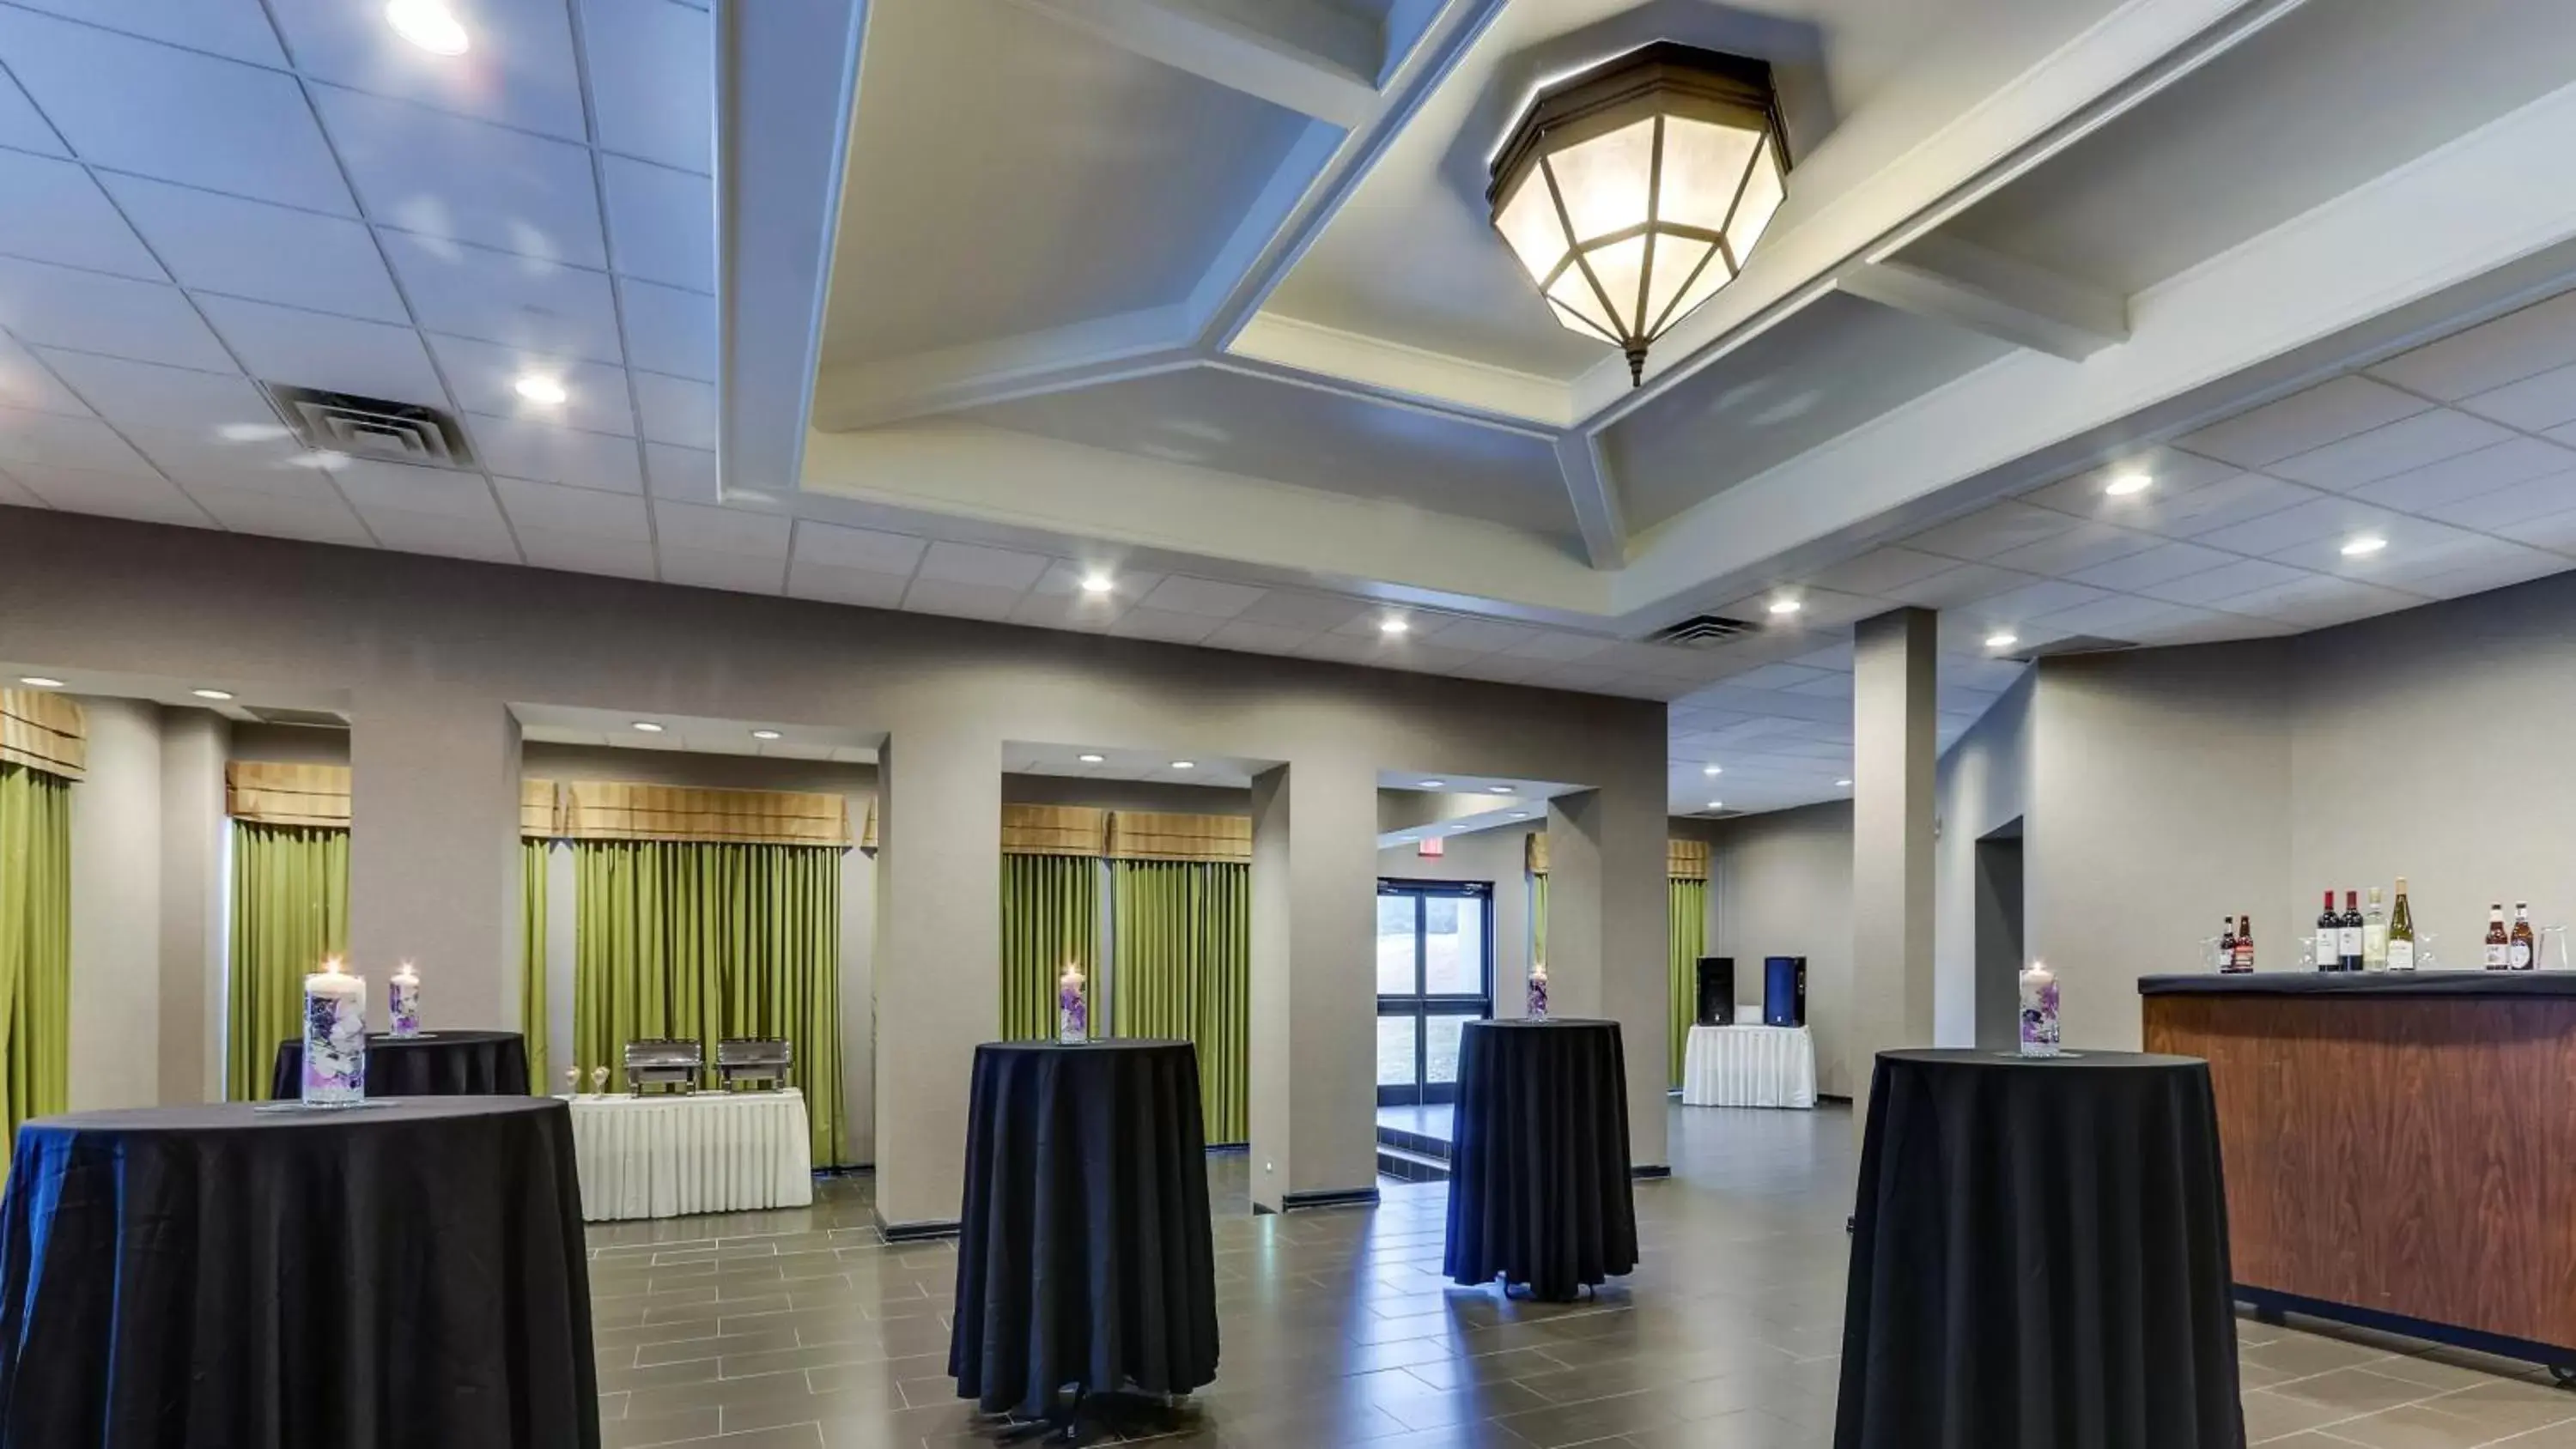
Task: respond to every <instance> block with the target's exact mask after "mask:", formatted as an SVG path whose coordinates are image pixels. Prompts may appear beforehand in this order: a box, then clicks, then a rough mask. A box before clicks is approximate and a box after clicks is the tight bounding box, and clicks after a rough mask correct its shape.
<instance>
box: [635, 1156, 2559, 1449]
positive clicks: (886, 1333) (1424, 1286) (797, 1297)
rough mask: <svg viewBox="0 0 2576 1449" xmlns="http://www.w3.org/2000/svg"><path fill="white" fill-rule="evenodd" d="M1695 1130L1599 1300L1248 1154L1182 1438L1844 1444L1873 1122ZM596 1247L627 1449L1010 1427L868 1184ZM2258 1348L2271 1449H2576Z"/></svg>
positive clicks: (1408, 1210) (1392, 1208)
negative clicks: (1270, 1186)
mask: <svg viewBox="0 0 2576 1449" xmlns="http://www.w3.org/2000/svg"><path fill="white" fill-rule="evenodd" d="M1673 1114H1674V1115H1673V1154H1672V1155H1673V1165H1674V1176H1673V1178H1672V1179H1671V1180H1670V1181H1668V1182H1658V1183H1642V1184H1640V1185H1639V1186H1638V1189H1637V1216H1638V1227H1639V1233H1640V1236H1641V1238H1642V1239H1643V1243H1644V1248H1645V1262H1644V1265H1643V1266H1642V1267H1641V1268H1640V1270H1639V1271H1638V1273H1637V1274H1636V1275H1635V1276H1634V1277H1632V1278H1629V1279H1627V1280H1625V1281H1622V1282H1616V1283H1614V1284H1612V1285H1611V1286H1610V1287H1609V1288H1608V1289H1607V1290H1606V1291H1605V1292H1604V1293H1603V1294H1602V1295H1601V1297H1600V1298H1599V1300H1598V1301H1594V1302H1586V1303H1580V1304H1570V1305H1548V1304H1533V1303H1527V1302H1521V1301H1517V1300H1511V1301H1507V1300H1505V1299H1504V1298H1502V1297H1501V1296H1500V1295H1499V1294H1498V1293H1497V1292H1495V1291H1493V1290H1489V1289H1465V1288H1458V1287H1455V1286H1453V1285H1451V1284H1450V1283H1449V1282H1448V1281H1447V1280H1445V1279H1443V1278H1442V1277H1441V1276H1440V1246H1441V1233H1442V1213H1443V1210H1444V1204H1445V1202H1446V1196H1445V1195H1446V1192H1447V1188H1446V1186H1445V1185H1443V1184H1437V1183H1433V1184H1422V1185H1390V1186H1389V1187H1388V1189H1387V1192H1386V1200H1385V1202H1384V1203H1383V1204H1382V1205H1381V1206H1379V1207H1376V1208H1373V1209H1350V1210H1340V1211H1320V1212H1313V1213H1299V1214H1294V1215H1291V1216H1289V1217H1286V1218H1275V1217H1270V1218H1254V1217H1252V1216H1250V1215H1249V1213H1248V1210H1247V1204H1246V1197H1245V1186H1244V1184H1245V1175H1246V1163H1245V1161H1244V1159H1243V1158H1242V1157H1241V1156H1218V1157H1214V1158H1211V1159H1210V1162H1209V1176H1210V1180H1211V1182H1212V1184H1213V1186H1214V1188H1215V1192H1214V1199H1215V1204H1216V1211H1217V1225H1216V1248H1217V1296H1218V1303H1219V1311H1220V1313H1221V1315H1222V1325H1223V1327H1222V1332H1223V1341H1224V1359H1223V1367H1222V1368H1221V1369H1220V1371H1219V1374H1218V1378H1217V1381H1216V1382H1215V1383H1214V1384H1213V1385H1211V1386H1210V1387H1209V1388H1207V1389H1206V1390H1204V1391H1203V1392H1201V1393H1200V1394H1198V1395H1197V1396H1195V1398H1194V1400H1193V1401H1192V1405H1191V1406H1190V1407H1189V1408H1188V1409H1187V1410H1185V1411H1184V1412H1183V1413H1182V1414H1181V1415H1180V1416H1179V1418H1178V1419H1177V1420H1176V1421H1175V1424H1174V1426H1173V1427H1172V1428H1171V1430H1170V1431H1169V1432H1168V1434H1166V1435H1165V1436H1164V1437H1162V1438H1161V1439H1160V1440H1159V1441H1158V1442H1162V1443H1167V1444H1175V1445H1204V1446H1220V1445H1221V1446H1229V1449H1255V1446H1258V1449H1320V1446H1332V1445H1343V1444H1359V1443H1366V1444H1368V1445H1370V1446H1372V1449H1487V1446H1491V1449H1533V1446H1556V1445H1578V1444H1586V1445H1599V1446H1605V1449H1679V1446H1683V1445H1689V1446H1693V1449H1824V1446H1829V1445H1830V1444H1831V1443H1832V1441H1833V1398H1834V1388H1835V1375H1836V1373H1837V1369H1838V1365H1837V1363H1836V1361H1835V1357H1834V1355H1835V1351H1836V1349H1837V1347H1838V1340H1839V1334H1840V1330H1839V1326H1838V1325H1839V1321H1840V1318H1841V1312H1842V1294H1843V1269H1844V1253H1845V1243H1846V1241H1847V1240H1846V1239H1845V1237H1844V1235H1843V1230H1842V1222H1843V1214H1844V1212H1845V1211H1846V1205H1847V1204H1848V1202H1849V1200H1850V1194H1851V1187H1850V1184H1851V1180H1852V1175H1853V1170H1854V1159H1855V1154H1854V1151H1853V1147H1852V1133H1851V1122H1850V1118H1849V1116H1848V1114H1847V1113H1845V1112H1842V1111H1839V1110H1832V1109H1828V1110H1825V1111H1819V1112H1814V1113H1802V1112H1761V1111H1727V1110H1720V1109H1708V1108H1680V1107H1676V1108H1674V1109H1673ZM591 1244H592V1247H593V1250H594V1257H593V1261H592V1265H591V1289H592V1293H593V1296H594V1299H595V1302H596V1304H597V1325H598V1341H599V1379H600V1388H601V1390H602V1395H601V1415H602V1418H603V1420H604V1422H603V1424H602V1429H603V1430H604V1436H605V1442H606V1444H607V1446H608V1449H639V1446H644V1445H657V1444H687V1445H693V1446H700V1449H717V1446H721V1449H897V1446H900V1449H924V1446H934V1449H945V1446H951V1445H970V1444H982V1443H989V1442H992V1441H993V1440H994V1439H995V1438H996V1437H997V1436H998V1434H999V1432H1000V1431H1001V1430H1002V1429H1003V1428H1005V1427H1006V1426H1004V1425H1001V1424H997V1423H995V1422H993V1421H989V1420H984V1419H981V1418H979V1417H978V1416H977V1415H976V1414H974V1413H973V1412H972V1411H971V1409H970V1408H969V1406H967V1405H966V1404H964V1403H962V1402H960V1401H959V1400H958V1399H957V1398H956V1396H955V1384H954V1383H953V1381H951V1380H950V1379H949V1378H948V1376H947V1374H946V1372H945V1368H946V1364H947V1349H948V1308H949V1302H950V1289H951V1287H952V1284H953V1280H954V1270H955V1261H956V1260H955V1257H954V1252H953V1249H952V1248H951V1247H950V1245H948V1244H946V1243H923V1244H911V1245H899V1246H889V1245H888V1244H886V1243H885V1242H884V1241H883V1240H882V1239H880V1238H879V1237H878V1236H877V1233H876V1231H875V1229H874V1228H873V1227H872V1226H870V1217H869V1184H868V1181H867V1180H866V1179H865V1178H852V1179H845V1180H840V1181H835V1182H832V1183H830V1184H828V1185H827V1186H826V1188H825V1189H824V1191H823V1192H822V1193H821V1194H820V1195H819V1197H818V1199H817V1201H816V1203H815V1205H814V1206H813V1207H812V1208H810V1209H803V1210H798V1211H793V1212H777V1213H761V1214H743V1215H736V1216H730V1217H709V1218H691V1219H680V1220H675V1221H669V1222H658V1223H630V1224H616V1225H603V1226H600V1227H597V1228H594V1229H593V1230H592V1232H591ZM2311 1330H2313V1331H2311ZM2241 1337H2242V1342H2243V1345H2244V1348H2243V1354H2242V1362H2243V1372H2244V1382H2245V1418H2246V1428H2247V1432H2248V1438H2249V1439H2250V1440H2251V1441H2253V1442H2255V1443H2258V1444H2265V1445H2271V1446H2278V1449H2351V1446H2354V1445H2361V1446H2366V1449H2469V1446H2484V1445H2500V1446H2511V1449H2576V1394H2571V1393H2567V1392H2563V1391H2560V1390H2558V1389H2556V1388H2553V1387H2551V1386H2549V1385H2548V1383H2547V1382H2546V1375H2544V1374H2542V1373H2539V1372H2538V1371H2536V1370H2529V1369H2526V1368H2523V1367H2521V1366H2518V1365H2513V1364H2507V1363H2501V1362H2498V1361H2494V1360H2481V1359H2478V1358H2476V1357H2475V1356H2471V1355H2462V1354H2456V1353H2452V1352H2449V1351H2444V1350H2427V1349H2425V1348H2424V1346H2422V1345H2418V1344H2410V1343H2404V1342H2398V1341H2393V1340H2383V1339H2378V1338H2374V1337H2370V1336H2366V1335H2352V1334H2343V1333H2339V1332H2336V1331H2333V1330H2329V1329H2325V1328H2324V1327H2323V1326H2321V1325H2307V1326H2305V1327H2304V1328H2302V1327H2286V1328H2276V1327H2271V1326H2267V1325H2264V1324H2260V1323H2256V1322H2254V1321H2253V1320H2251V1319H2247V1320H2243V1322H2242V1334H2241Z"/></svg>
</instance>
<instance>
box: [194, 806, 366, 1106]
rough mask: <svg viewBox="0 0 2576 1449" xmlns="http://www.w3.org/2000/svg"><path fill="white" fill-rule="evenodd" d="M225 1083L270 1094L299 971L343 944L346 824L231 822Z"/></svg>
mask: <svg viewBox="0 0 2576 1449" xmlns="http://www.w3.org/2000/svg"><path fill="white" fill-rule="evenodd" d="M232 935H233V939H232V960H231V963H230V964H231V969H230V971H229V973H228V974H229V975H230V977H231V987H230V993H231V994H230V1005H229V1009H228V1010H227V1011H226V1013H225V1016H224V1023H225V1028H224V1035H225V1039H226V1051H225V1070H224V1092H225V1094H226V1095H227V1096H229V1097H231V1098H232V1100H234V1101H236V1102H256V1101H258V1100H260V1099H261V1098H263V1097H266V1096H267V1095H268V1077H269V1073H270V1072H271V1071H272V1070H274V1069H275V1067H276V1065H277V1044H278V1043H279V1042H282V1041H286V1040H288V1039H289V1038H294V1037H300V1036H302V1035H303V1034H304V978H305V977H306V976H307V975H310V974H311V973H312V972H313V971H314V970H315V969H316V968H317V967H319V966H320V965H321V962H322V958H323V957H325V956H340V955H346V954H347V953H348V950H349V832H348V831H347V830H345V829H337V828H332V827H325V826H306V825H254V824H252V823H251V822H249V821H246V820H236V821H234V822H233V932H232Z"/></svg>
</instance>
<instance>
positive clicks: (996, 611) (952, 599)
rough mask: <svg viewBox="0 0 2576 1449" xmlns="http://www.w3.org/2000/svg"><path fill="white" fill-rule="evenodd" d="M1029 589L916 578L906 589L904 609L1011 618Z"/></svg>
mask: <svg viewBox="0 0 2576 1449" xmlns="http://www.w3.org/2000/svg"><path fill="white" fill-rule="evenodd" d="M1026 592H1027V591H1026V590H1023V589H1012V588H1001V587H997V586H995V585H992V584H972V583H962V582H960V581H958V580H955V579H935V578H929V577H926V576H922V575H915V576H914V577H913V580H912V585H911V587H910V588H907V589H906V590H904V595H903V607H904V608H905V609H906V610H907V611H909V612H911V613H916V614H947V615H951V616H954V617H957V618H962V619H995V620H1000V619H1008V618H1009V617H1011V611H1012V610H1014V609H1016V608H1018V607H1019V605H1020V600H1021V598H1022V597H1023V596H1024V595H1025V594H1026Z"/></svg>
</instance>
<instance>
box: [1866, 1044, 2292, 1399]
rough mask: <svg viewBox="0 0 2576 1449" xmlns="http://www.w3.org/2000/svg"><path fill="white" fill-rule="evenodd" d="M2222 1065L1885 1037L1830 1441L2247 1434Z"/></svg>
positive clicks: (1873, 1095)
mask: <svg viewBox="0 0 2576 1449" xmlns="http://www.w3.org/2000/svg"><path fill="white" fill-rule="evenodd" d="M2229 1282H2230V1273H2229V1268H2228V1261H2227V1196H2226V1189H2225V1182H2224V1177H2223V1174H2222V1173H2221V1172H2220V1169H2219V1157H2218V1108H2217V1103H2216V1100H2215V1098H2213V1097H2212V1096H2211V1094H2210V1087H2209V1065H2208V1063H2206V1062H2202V1061H2200V1060H2198V1059H2196V1058H2192V1057H2170V1056H2137V1055H2132V1054H2129V1053H2125V1052H2099V1053H2095V1052H2087V1053H2084V1054H2083V1055H2081V1056H2069V1057H2061V1058H2058V1059H2056V1060H2054V1061H2023V1060H2021V1059H2020V1058H2018V1057H2007V1056H1998V1055H1995V1054H1993V1053H1989V1052H1974V1051H1896V1052H1882V1053H1880V1054H1879V1058H1878V1069H1877V1073H1876V1075H1875V1076H1874V1077H1873V1078H1872V1079H1871V1084H1870V1099H1869V1131H1868V1136H1867V1137H1866V1139H1865V1140H1864V1142H1863V1144H1862V1147H1861V1167H1860V1193H1859V1224H1858V1227H1857V1229H1856V1236H1855V1237H1854V1238H1853V1240H1852V1253H1851V1285H1850V1291H1849V1295H1848V1297H1847V1299H1846V1303H1845V1307H1844V1315H1843V1360H1842V1362H1843V1367H1842V1403H1841V1412H1840V1414H1839V1417H1838V1419H1837V1422H1836V1424H1835V1429H1834V1445H1835V1449H2222V1446H2223V1449H2239V1446H2241V1445H2243V1444H2244V1442H2245V1430H2244V1425H2243V1422H2242V1418H2241V1410H2240V1409H2239V1407H2238V1404H2237V1396H2236V1395H2237V1389H2236V1322H2235V1315H2234V1309H2233V1305H2232V1304H2231V1302H2230V1299H2229Z"/></svg>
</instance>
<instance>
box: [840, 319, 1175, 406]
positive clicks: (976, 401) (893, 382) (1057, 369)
mask: <svg viewBox="0 0 2576 1449" xmlns="http://www.w3.org/2000/svg"><path fill="white" fill-rule="evenodd" d="M1202 360H1204V355H1203V354H1202V353H1201V352H1200V351H1199V350H1198V349H1197V347H1196V346H1195V345H1194V338H1193V335H1192V330H1191V326H1190V319H1189V315H1188V313H1187V311H1186V310H1185V309H1184V308H1181V307H1178V306H1172V307H1149V308H1146V309H1144V310H1142V311H1137V312H1120V313H1116V314H1113V315H1111V316H1107V317H1094V318H1092V319H1091V320H1089V321H1087V322H1076V323H1073V324H1072V325H1070V326H1065V327H1058V328H1054V329H1051V330H1049V331H1045V332H1029V333H1022V334H1021V335H1019V336H1017V337H1003V338H998V339H996V340H994V341H991V342H977V343H970V344H968V345H966V346H962V347H951V348H945V349H943V350H941V351H938V352H930V353H922V354H919V355H916V356H912V357H901V358H895V359H892V360H890V361H884V362H871V363H841V364H837V365H827V366H825V367H824V368H823V369H822V370H821V371H820V372H819V373H817V374H816V376H815V379H814V412H813V419H814V426H815V427H817V428H820V429H822V430H823V431H825V432H845V431H847V430H849V429H852V428H875V427H883V426H885V425H886V424H888V423H899V422H903V421H906V420H908V419H912V418H923V417H930V416H932V415H934V414H938V413H948V412H956V411H958V410H959V409H962V408H973V407H982V406H984V405H986V404H988V403H997V402H1009V401H1011V400H1012V399H1014V398H1024V397H1035V396H1038V395H1040V394H1042V393H1051V392H1065V391H1068V390H1070V389H1073V388H1080V387H1096V386H1098V385H1099V384H1101V383H1104V382H1117V381H1119V380H1121V379H1124V378H1130V377H1145V376H1150V375H1151V374H1154V373H1158V372H1171V371H1175V370H1177V369H1180V368H1184V367H1190V366H1193V365H1196V364H1197V363H1198V362H1200V361H1202Z"/></svg>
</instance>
